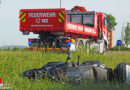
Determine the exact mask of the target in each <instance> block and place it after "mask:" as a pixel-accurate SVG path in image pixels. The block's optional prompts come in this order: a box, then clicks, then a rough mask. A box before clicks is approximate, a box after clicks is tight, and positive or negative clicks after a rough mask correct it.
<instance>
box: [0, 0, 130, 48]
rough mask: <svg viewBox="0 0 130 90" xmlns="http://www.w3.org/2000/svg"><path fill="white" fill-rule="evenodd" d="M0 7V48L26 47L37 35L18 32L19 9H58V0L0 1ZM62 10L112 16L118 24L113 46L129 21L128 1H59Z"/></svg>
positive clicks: (129, 7)
mask: <svg viewBox="0 0 130 90" xmlns="http://www.w3.org/2000/svg"><path fill="white" fill-rule="evenodd" d="M1 1H2V4H1V5H0V46H6V45H25V46H27V45H28V38H33V37H34V38H35V37H37V36H38V35H34V34H32V33H31V34H30V35H28V36H25V35H22V33H21V32H20V30H19V11H20V9H44V8H59V7H60V0H1ZM61 1H62V5H61V6H62V8H66V9H68V10H70V9H71V8H72V7H74V6H76V5H78V6H84V7H85V8H86V9H87V10H89V11H97V12H104V13H107V14H112V15H113V16H114V17H115V18H116V22H117V23H118V24H117V26H116V27H115V31H114V45H115V44H116V40H119V39H120V38H121V30H122V27H123V25H126V23H127V22H128V21H130V10H129V9H130V0H61Z"/></svg>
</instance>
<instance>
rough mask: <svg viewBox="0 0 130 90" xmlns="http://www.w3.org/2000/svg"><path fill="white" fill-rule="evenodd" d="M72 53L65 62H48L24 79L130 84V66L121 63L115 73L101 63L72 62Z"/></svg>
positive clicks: (26, 75) (29, 71)
mask: <svg viewBox="0 0 130 90" xmlns="http://www.w3.org/2000/svg"><path fill="white" fill-rule="evenodd" d="M70 58H71V53H69V54H68V57H67V59H66V61H65V62H48V63H47V64H46V65H44V66H43V67H41V68H39V69H31V70H27V71H25V72H23V77H27V78H28V79H30V80H35V79H44V78H49V79H53V80H57V81H61V82H62V83H66V82H68V83H77V84H79V83H81V82H84V81H91V82H105V81H113V80H117V81H120V82H127V83H130V74H129V73H130V66H129V65H128V64H124V63H121V64H119V65H117V67H116V68H115V69H114V71H113V70H112V69H111V68H108V67H106V66H105V65H104V64H103V63H101V62H99V61H85V62H83V63H82V64H80V56H78V62H76V63H75V62H70V61H69V60H70Z"/></svg>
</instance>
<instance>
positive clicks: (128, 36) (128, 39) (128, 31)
mask: <svg viewBox="0 0 130 90" xmlns="http://www.w3.org/2000/svg"><path fill="white" fill-rule="evenodd" d="M125 43H126V45H129V44H130V23H127V26H126V28H125Z"/></svg>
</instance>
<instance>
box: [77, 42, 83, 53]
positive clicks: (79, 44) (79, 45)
mask: <svg viewBox="0 0 130 90" xmlns="http://www.w3.org/2000/svg"><path fill="white" fill-rule="evenodd" d="M82 47H83V42H82V41H81V40H80V41H79V43H78V50H79V51H81V50H82Z"/></svg>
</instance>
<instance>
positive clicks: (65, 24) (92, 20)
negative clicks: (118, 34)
mask: <svg viewBox="0 0 130 90" xmlns="http://www.w3.org/2000/svg"><path fill="white" fill-rule="evenodd" d="M110 27H111V21H110V20H109V19H108V18H107V15H106V14H104V13H100V12H95V11H87V10H86V9H85V8H84V7H81V6H75V7H74V8H72V9H71V10H66V9H65V8H59V9H21V10H20V31H21V32H22V33H23V35H29V33H30V32H33V33H34V34H38V35H39V37H38V39H29V42H28V43H29V46H38V47H45V48H48V47H49V48H68V49H69V50H71V51H75V50H76V49H78V48H81V46H83V45H84V46H87V47H88V46H89V48H93V47H96V48H97V50H98V51H99V52H100V53H104V52H105V51H106V49H107V47H108V44H109V41H108V33H109V32H110V29H111V28H110Z"/></svg>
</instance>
